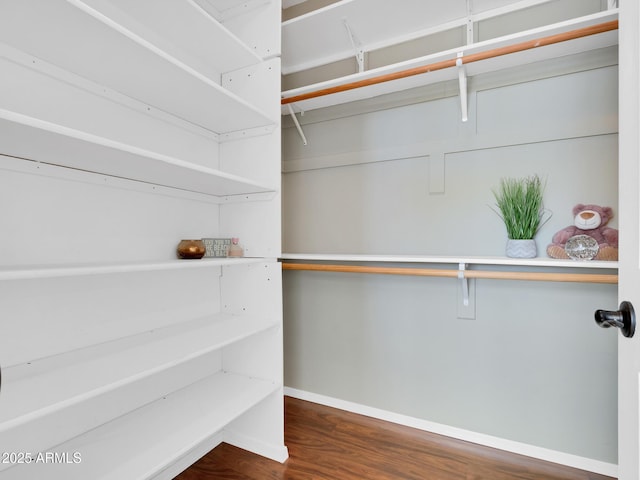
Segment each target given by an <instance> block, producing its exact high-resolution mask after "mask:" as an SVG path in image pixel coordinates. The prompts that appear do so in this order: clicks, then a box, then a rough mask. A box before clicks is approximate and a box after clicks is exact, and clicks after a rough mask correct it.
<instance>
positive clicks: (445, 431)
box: [284, 387, 618, 478]
mask: <svg viewBox="0 0 640 480" xmlns="http://www.w3.org/2000/svg"><path fill="white" fill-rule="evenodd" d="M284 394H285V395H287V396H290V397H294V398H298V399H300V400H307V401H309V402H313V403H319V404H321V405H326V406H328V407H333V408H338V409H340V410H345V411H347V412H352V413H357V414H360V415H365V416H367V417H372V418H377V419H380V420H385V421H387V422H392V423H396V424H399V425H405V426H407V427H412V428H417V429H419V430H424V431H426V432H431V433H436V434H439V435H445V436H447V437H452V438H456V439H458V440H464V441H467V442H472V443H476V444H478V445H484V446H486V447H491V448H497V449H499V450H504V451H507V452H511V453H516V454H519V455H525V456H527V457H532V458H537V459H539V460H545V461H547V462H552V463H557V464H560V465H566V466H568V467H573V468H578V469H580V470H586V471H589V472H593V473H598V474H600V475H607V476H609V477H614V478H617V477H618V465H616V464H612V463H606V462H602V461H599V460H593V459H591V458H585V457H580V456H578V455H572V454H569V453H564V452H558V451H556V450H550V449H547V448H542V447H537V446H534V445H528V444H526V443H520V442H514V441H513V440H506V439H503V438H499V437H493V436H491V435H485V434H482V433H477V432H472V431H469V430H464V429H461V428H456V427H451V426H448V425H443V424H441V423H435V422H430V421H427V420H422V419H419V418H414V417H409V416H407V415H401V414H398V413H393V412H389V411H386V410H381V409H378V408H373V407H369V406H367V405H361V404H358V403H353V402H348V401H346V400H340V399H338V398H333V397H327V396H325V395H319V394H317V393H312V392H306V391H304V390H297V389H295V388H290V387H284Z"/></svg>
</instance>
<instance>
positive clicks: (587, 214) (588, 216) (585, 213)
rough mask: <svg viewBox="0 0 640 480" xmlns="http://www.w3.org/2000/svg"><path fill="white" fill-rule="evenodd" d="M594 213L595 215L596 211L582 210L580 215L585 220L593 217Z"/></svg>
mask: <svg viewBox="0 0 640 480" xmlns="http://www.w3.org/2000/svg"><path fill="white" fill-rule="evenodd" d="M594 215H595V213H593V212H582V213H581V214H580V216H581V217H582V218H584V219H585V220H589V219H590V218H593V216H594Z"/></svg>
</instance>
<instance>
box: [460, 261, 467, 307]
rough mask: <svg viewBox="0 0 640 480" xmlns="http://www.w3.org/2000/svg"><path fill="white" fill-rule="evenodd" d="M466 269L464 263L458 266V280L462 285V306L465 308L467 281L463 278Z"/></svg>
mask: <svg viewBox="0 0 640 480" xmlns="http://www.w3.org/2000/svg"><path fill="white" fill-rule="evenodd" d="M466 268H467V265H466V264H465V263H459V264H458V278H459V279H460V282H461V285H462V304H463V305H464V306H465V307H468V306H469V279H468V278H466V277H465V276H464V271H465V269H466Z"/></svg>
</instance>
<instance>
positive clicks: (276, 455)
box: [223, 430, 289, 463]
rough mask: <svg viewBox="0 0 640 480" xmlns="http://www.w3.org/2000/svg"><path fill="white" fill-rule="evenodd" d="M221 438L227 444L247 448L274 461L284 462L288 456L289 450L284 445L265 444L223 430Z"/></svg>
mask: <svg viewBox="0 0 640 480" xmlns="http://www.w3.org/2000/svg"><path fill="white" fill-rule="evenodd" d="M223 440H224V442H225V443H228V444H229V445H233V446H234V447H238V448H242V449H243V450H248V451H250V452H253V453H256V454H258V455H261V456H263V457H266V458H270V459H271V460H275V461H276V462H280V463H284V462H285V461H286V460H287V458H289V450H288V449H287V447H286V446H282V445H271V444H267V443H265V442H262V441H260V440H258V439H256V438H252V437H248V436H246V435H242V434H239V433H237V432H233V431H229V430H225V431H224V437H223Z"/></svg>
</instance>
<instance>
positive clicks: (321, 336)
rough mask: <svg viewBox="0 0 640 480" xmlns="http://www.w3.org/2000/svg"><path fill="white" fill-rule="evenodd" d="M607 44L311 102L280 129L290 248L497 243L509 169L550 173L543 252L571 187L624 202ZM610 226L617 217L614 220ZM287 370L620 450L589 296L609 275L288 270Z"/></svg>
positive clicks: (376, 397)
mask: <svg viewBox="0 0 640 480" xmlns="http://www.w3.org/2000/svg"><path fill="white" fill-rule="evenodd" d="M616 62H617V59H616V52H615V50H604V51H600V52H596V53H595V54H590V55H583V56H579V57H573V58H567V59H561V60H560V61H551V62H543V63H540V64H534V65H531V66H528V67H527V68H521V69H518V70H517V71H510V72H499V73H495V74H491V75H486V76H483V77H476V78H474V79H473V80H472V82H471V83H470V89H471V91H470V96H469V108H470V119H469V122H467V123H462V122H460V106H459V103H458V102H459V100H458V97H457V96H455V95H456V93H457V91H456V90H457V88H456V85H455V84H445V85H437V86H431V87H426V88H423V89H419V90H416V91H411V92H404V93H401V94H396V95H393V96H387V97H382V98H377V99H373V100H369V101H364V102H358V103H354V104H350V105H343V106H340V107H335V108H332V109H325V110H322V111H315V112H313V111H312V112H308V113H306V114H305V116H304V117H302V120H303V128H304V131H305V134H306V136H307V139H308V140H309V145H308V146H306V147H304V146H302V142H301V141H300V138H299V137H298V134H297V132H296V130H295V129H294V128H290V127H289V128H284V130H283V153H284V157H283V171H284V174H283V196H284V212H283V213H284V217H283V218H284V226H283V228H284V232H283V233H284V249H283V251H284V252H287V253H294V252H308V253H373V254H425V255H426V254H434V255H490V256H500V255H503V254H504V253H503V252H504V243H505V238H506V232H505V230H504V226H503V225H502V223H501V220H500V219H499V218H498V217H497V215H496V214H495V213H494V212H493V211H492V210H491V208H490V205H492V204H493V198H492V193H491V189H492V187H494V186H497V185H498V183H499V181H500V178H501V177H504V176H525V175H530V174H534V173H537V174H539V175H541V176H542V177H543V178H545V179H546V181H547V187H546V194H545V204H546V207H547V208H548V209H549V210H550V211H552V212H553V216H552V218H551V220H550V221H549V222H548V223H547V224H546V225H545V226H544V227H543V228H542V230H541V231H540V232H539V234H538V236H537V243H538V247H539V250H540V255H542V256H544V248H545V246H546V245H547V243H549V241H550V238H551V236H552V235H553V233H554V232H555V231H557V230H559V229H560V228H563V227H564V226H567V225H569V224H570V223H571V220H572V218H571V208H572V207H573V205H574V204H576V203H579V202H588V203H599V204H602V205H608V206H612V207H613V208H614V211H617V66H616ZM612 225H613V226H614V227H616V226H617V224H616V223H615V220H614V222H613V223H612ZM284 280H285V283H284V289H285V290H284V300H285V303H284V308H285V332H284V333H285V385H286V386H288V387H292V388H296V389H301V390H305V391H309V392H313V393H317V394H321V395H327V396H330V397H335V398H339V399H343V400H347V401H352V402H356V403H360V404H364V405H368V406H372V407H376V408H381V409H385V410H388V411H391V412H396V413H400V414H405V415H409V416H413V417H416V418H419V419H425V420H429V421H433V422H438V423H442V424H446V425H450V426H454V427H459V428H462V429H467V430H471V431H475V432H480V433H484V434H488V435H494V436H497V437H501V438H505V439H509V440H514V441H518V442H523V443H527V444H531V445H536V446H540V447H545V448H549V449H552V450H557V451H561V452H566V453H570V454H575V455H579V456H583V457H587V458H591V459H595V460H600V461H604V462H609V463H616V462H617V448H616V413H617V412H616V402H617V399H616V375H617V372H616V356H617V350H616V340H617V339H616V335H615V332H609V331H604V330H601V329H599V328H597V327H596V326H595V324H594V322H593V311H594V310H595V309H597V308H603V307H607V308H609V307H614V306H616V304H617V289H616V287H615V286H611V285H598V284H581V283H564V284H559V283H553V284H552V283H544V282H515V281H514V282H509V281H497V280H477V281H476V284H475V288H476V292H475V319H472V320H469V319H460V318H457V298H456V296H457V282H456V281H454V280H451V279H442V278H440V279H439V278H414V277H382V276H373V275H369V276H367V275H356V274H333V273H312V272H287V273H285V279H284Z"/></svg>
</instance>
